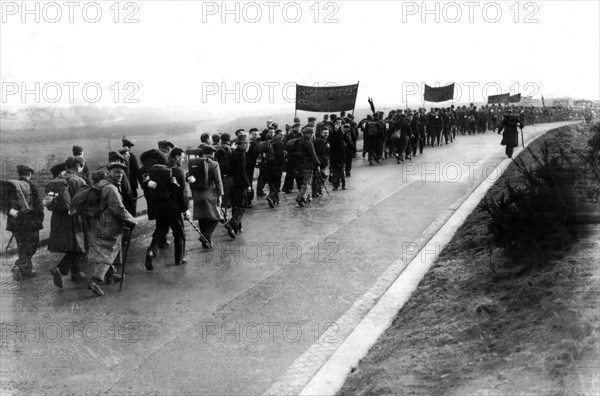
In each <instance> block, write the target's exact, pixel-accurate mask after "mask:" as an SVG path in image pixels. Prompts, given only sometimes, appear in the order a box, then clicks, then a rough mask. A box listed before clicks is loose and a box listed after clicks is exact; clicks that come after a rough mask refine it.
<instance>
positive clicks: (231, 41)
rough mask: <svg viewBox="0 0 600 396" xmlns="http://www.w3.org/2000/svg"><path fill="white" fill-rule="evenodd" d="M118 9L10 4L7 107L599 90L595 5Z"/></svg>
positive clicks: (223, 108) (201, 105) (220, 109)
mask: <svg viewBox="0 0 600 396" xmlns="http://www.w3.org/2000/svg"><path fill="white" fill-rule="evenodd" d="M36 3H37V10H36ZM114 4H115V2H114V1H106V2H103V1H98V2H96V3H93V2H73V5H72V6H67V5H65V3H64V2H62V1H59V2H56V3H48V2H28V8H29V10H32V13H30V14H26V13H24V10H23V7H22V6H21V2H20V1H18V2H10V1H3V2H2V10H1V11H2V25H1V28H0V29H1V30H0V51H1V53H0V55H1V56H0V62H1V74H2V89H3V92H2V106H3V107H4V108H8V109H10V108H14V107H15V106H29V105H35V104H36V103H35V101H36V97H35V95H33V94H28V95H26V96H25V98H22V95H21V93H22V92H21V91H22V89H23V88H27V89H31V90H34V91H35V83H39V84H40V88H39V94H40V95H39V98H38V99H39V101H40V103H38V105H48V106H51V105H62V106H64V105H69V102H73V103H75V104H87V103H89V102H93V101H96V100H97V102H96V104H97V105H115V102H116V104H118V105H126V106H157V107H177V108H179V107H181V108H185V109H195V110H202V111H214V113H215V114H223V113H225V112H232V111H240V112H247V111H252V110H253V109H267V108H292V109H293V107H294V103H293V100H294V93H295V91H294V88H293V87H294V83H299V84H302V85H315V84H319V85H325V84H326V83H335V84H337V85H346V84H354V83H356V82H358V81H360V87H359V93H358V102H359V103H360V104H361V105H366V104H367V103H366V99H367V97H368V96H370V97H373V98H374V99H375V103H376V104H381V105H384V104H385V105H390V106H397V107H400V106H404V104H405V102H409V103H411V104H412V103H420V102H421V100H422V99H421V98H422V84H423V83H427V84H429V85H435V84H436V83H439V84H440V85H445V84H447V83H451V82H455V83H456V84H457V90H456V92H455V98H456V99H457V100H458V101H461V102H467V101H483V100H485V98H486V97H487V95H488V94H489V95H494V94H497V93H503V92H511V93H518V92H521V93H522V94H523V95H533V96H534V97H535V98H540V97H541V96H542V95H543V96H544V97H545V98H550V97H559V96H571V97H576V98H587V99H595V100H597V99H598V98H599V91H600V82H599V74H600V65H599V59H600V52H599V51H600V42H599V37H600V26H599V16H600V9H599V2H598V1H581V2H578V1H535V2H525V1H522V2H518V3H517V2H515V1H499V2H485V1H483V2H462V1H458V2H433V1H428V2H426V7H427V9H428V10H430V11H431V13H429V14H425V13H424V12H425V11H426V10H425V9H424V6H423V3H422V2H420V1H419V2H400V1H381V2H376V1H336V2H326V1H322V2H318V3H317V2H315V1H298V2H262V1H259V2H252V3H249V2H234V1H228V2H227V8H228V9H229V10H231V11H232V12H231V13H230V14H224V12H225V9H224V8H225V7H224V6H223V3H222V2H220V1H219V2H201V1H182V2H173V1H169V2H166V1H134V2H119V3H118V4H117V6H115V5H114ZM317 10H318V13H317ZM98 11H101V15H99V14H98ZM117 11H118V12H117ZM59 12H60V15H59ZM70 13H71V15H70ZM23 18H25V21H24V22H23ZM36 18H39V22H36V20H35V19H36ZM70 18H72V20H73V22H70ZM223 18H225V20H224V21H223ZM236 18H237V19H238V20H237V21H236ZM423 18H425V20H424V21H423ZM436 18H437V19H438V20H437V21H436ZM115 19H116V20H117V22H115ZM94 20H97V22H94V23H93V21H94ZM125 20H127V21H129V22H133V23H125ZM52 21H56V22H54V23H52ZM71 83H72V84H71ZM115 83H117V84H118V85H115ZM127 83H130V84H129V85H126V84H127ZM69 84H71V90H72V92H69V91H70V89H69ZM76 84H79V85H76ZM85 84H88V85H87V88H86V90H85V92H84V90H83V86H84V85H85ZM236 84H237V85H236ZM57 87H60V88H61V92H59V91H58V89H57ZM236 87H237V88H236ZM484 87H487V88H488V90H487V91H485V92H484V89H483V88H484ZM497 87H499V88H500V90H501V92H499V91H497ZM98 88H99V89H100V90H101V95H99V94H97V89H98ZM224 89H228V90H229V92H230V93H229V94H227V95H225V96H224V97H223V95H222V94H223V90H224ZM234 93H237V94H238V95H237V97H236V95H235V94H234ZM410 93H414V94H412V95H409V94H410ZM23 99H24V100H23ZM135 101H137V103H129V102H135ZM52 102H56V104H53V103H52ZM237 102H239V103H237Z"/></svg>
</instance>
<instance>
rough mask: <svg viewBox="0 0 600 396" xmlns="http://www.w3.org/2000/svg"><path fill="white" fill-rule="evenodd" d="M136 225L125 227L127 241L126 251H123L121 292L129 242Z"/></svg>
mask: <svg viewBox="0 0 600 396" xmlns="http://www.w3.org/2000/svg"><path fill="white" fill-rule="evenodd" d="M134 227H135V226H133V227H131V228H129V227H125V228H124V229H125V230H127V243H126V244H125V251H124V253H123V263H122V264H121V285H119V292H120V291H121V289H122V288H123V283H124V282H125V263H126V262H127V252H128V251H129V244H130V243H131V234H133V228H134Z"/></svg>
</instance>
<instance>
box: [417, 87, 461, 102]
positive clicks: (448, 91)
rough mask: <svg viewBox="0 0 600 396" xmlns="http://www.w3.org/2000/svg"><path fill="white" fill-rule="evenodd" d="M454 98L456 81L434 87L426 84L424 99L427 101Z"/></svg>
mask: <svg viewBox="0 0 600 396" xmlns="http://www.w3.org/2000/svg"><path fill="white" fill-rule="evenodd" d="M452 99H454V83H452V84H450V85H446V86H445V87H438V88H433V87H430V86H429V85H427V84H425V92H424V94H423V100H424V101H425V102H445V101H447V100H452Z"/></svg>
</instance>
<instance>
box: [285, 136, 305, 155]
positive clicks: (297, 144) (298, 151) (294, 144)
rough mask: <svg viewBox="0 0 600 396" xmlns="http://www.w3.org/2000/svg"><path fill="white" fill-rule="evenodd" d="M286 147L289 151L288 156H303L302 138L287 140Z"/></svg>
mask: <svg viewBox="0 0 600 396" xmlns="http://www.w3.org/2000/svg"><path fill="white" fill-rule="evenodd" d="M284 149H285V151H287V153H288V156H296V157H300V156H302V138H296V139H290V140H288V141H287V142H285V146H284Z"/></svg>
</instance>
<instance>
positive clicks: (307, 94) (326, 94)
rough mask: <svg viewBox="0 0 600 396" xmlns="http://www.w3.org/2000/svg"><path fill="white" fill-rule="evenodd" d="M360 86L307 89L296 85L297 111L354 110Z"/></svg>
mask: <svg viewBox="0 0 600 396" xmlns="http://www.w3.org/2000/svg"><path fill="white" fill-rule="evenodd" d="M357 93H358V84H355V85H343V86H341V87H307V86H305V85H298V84H296V110H304V111H317V112H335V111H342V110H354V105H355V104H356V94H357Z"/></svg>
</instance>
